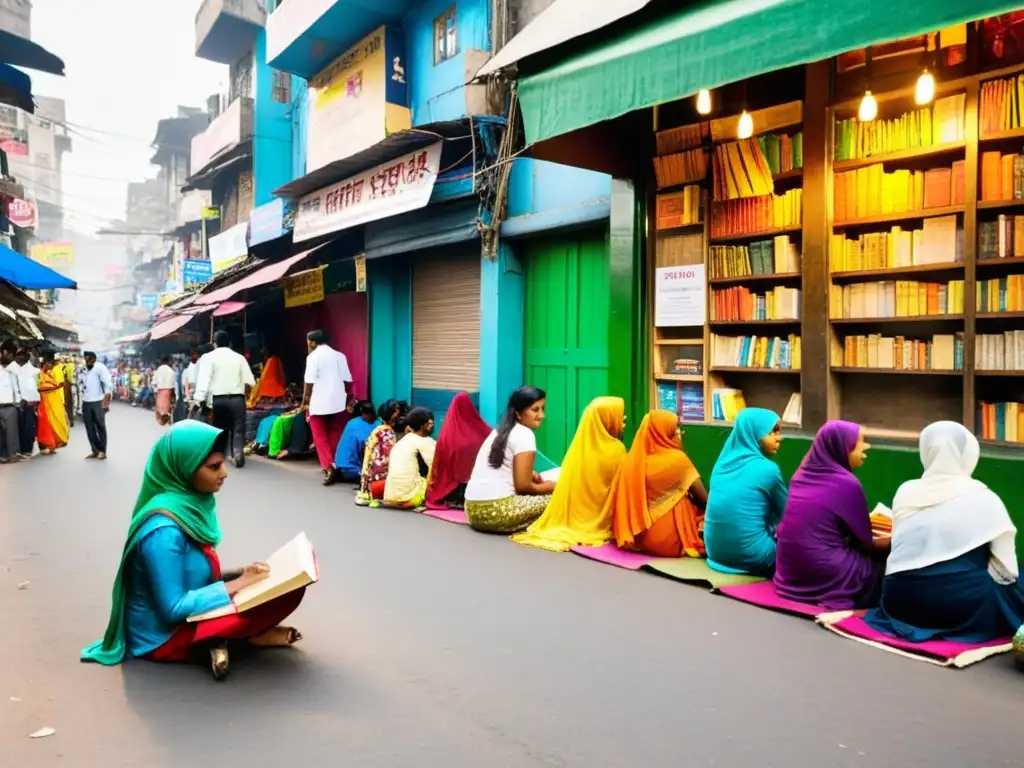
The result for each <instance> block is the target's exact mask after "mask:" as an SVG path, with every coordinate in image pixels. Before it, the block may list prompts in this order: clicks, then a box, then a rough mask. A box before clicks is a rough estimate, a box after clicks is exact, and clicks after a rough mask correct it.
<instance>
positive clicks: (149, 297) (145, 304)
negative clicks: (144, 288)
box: [139, 293, 160, 312]
mask: <svg viewBox="0 0 1024 768" xmlns="http://www.w3.org/2000/svg"><path fill="white" fill-rule="evenodd" d="M139 306H140V307H141V308H142V309H148V310H149V311H150V312H152V311H153V310H154V309H156V308H157V307H159V306H160V296H159V295H158V294H155V293H141V294H139Z"/></svg>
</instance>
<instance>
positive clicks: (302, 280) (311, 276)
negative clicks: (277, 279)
mask: <svg viewBox="0 0 1024 768" xmlns="http://www.w3.org/2000/svg"><path fill="white" fill-rule="evenodd" d="M281 286H282V287H283V288H284V305H285V307H301V306H302V305H303V304H316V303H317V302H318V301H323V300H324V271H323V270H322V269H321V268H320V267H317V268H316V269H307V270H306V271H305V272H299V273H297V274H294V275H291V276H290V277H286V278H285V279H284V280H282V281H281Z"/></svg>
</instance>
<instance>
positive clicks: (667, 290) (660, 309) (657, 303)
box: [654, 264, 707, 328]
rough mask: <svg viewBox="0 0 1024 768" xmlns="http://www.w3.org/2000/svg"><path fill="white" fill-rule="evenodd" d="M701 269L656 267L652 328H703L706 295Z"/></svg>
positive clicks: (689, 266)
mask: <svg viewBox="0 0 1024 768" xmlns="http://www.w3.org/2000/svg"><path fill="white" fill-rule="evenodd" d="M704 286H705V284H704V265H703V264H691V265H687V266H679V267H659V268H658V269H657V270H655V277H654V325H655V326H656V327H658V328H665V327H674V326H681V325H704V323H705V321H706V318H707V295H706V292H705V287H704Z"/></svg>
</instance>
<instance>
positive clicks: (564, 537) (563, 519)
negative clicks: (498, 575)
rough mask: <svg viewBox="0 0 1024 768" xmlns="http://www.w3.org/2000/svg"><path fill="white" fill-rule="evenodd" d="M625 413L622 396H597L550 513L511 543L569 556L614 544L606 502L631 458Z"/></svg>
mask: <svg viewBox="0 0 1024 768" xmlns="http://www.w3.org/2000/svg"><path fill="white" fill-rule="evenodd" d="M625 413H626V403H625V401H623V399H622V398H621V397H598V398H596V399H595V400H593V401H592V402H591V403H590V405H588V406H587V408H586V410H585V411H583V416H582V418H581V419H580V425H579V427H577V429H576V436H575V437H573V439H572V444H571V445H570V446H569V451H568V453H566V454H565V461H564V462H563V463H562V471H561V474H560V475H559V478H558V484H557V485H556V486H555V492H554V493H553V494H552V496H551V501H550V503H549V504H548V506H547V509H546V510H545V511H544V514H543V515H541V516H540V517H539V518H538V519H537V520H536V521H535V522H534V523H533V525H531V526H530V527H529V528H527V529H526V530H525V531H523V532H522V533H517V534H515V535H514V536H513V537H512V541H515V542H517V543H519V544H528V545H529V546H532V547H540V548H541V549H549V550H552V551H554V552H565V551H567V550H568V549H569V548H570V547H574V546H588V547H599V546H601V545H602V544H605V543H607V542H608V541H610V540H611V538H612V518H611V511H610V510H609V509H607V505H606V504H605V501H606V500H607V498H608V491H609V489H610V488H611V485H612V480H613V479H614V478H615V473H616V472H617V471H618V469H619V467H620V466H621V464H622V460H623V459H624V458H625V457H626V446H624V445H623V444H622V442H621V440H622V433H623V430H624V429H625V422H626V415H625Z"/></svg>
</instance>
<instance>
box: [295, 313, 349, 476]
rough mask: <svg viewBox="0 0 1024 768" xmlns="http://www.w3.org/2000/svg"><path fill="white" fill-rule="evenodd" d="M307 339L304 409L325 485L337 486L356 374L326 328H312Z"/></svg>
mask: <svg viewBox="0 0 1024 768" xmlns="http://www.w3.org/2000/svg"><path fill="white" fill-rule="evenodd" d="M306 340H307V346H308V347H309V356H308V357H307V358H306V376H305V384H306V387H305V391H304V392H303V395H302V409H303V410H304V411H307V412H308V413H309V429H310V431H311V432H312V433H313V445H315V446H316V455H317V457H318V458H319V459H320V469H321V470H322V471H323V473H324V481H323V482H324V485H333V484H334V481H335V467H334V454H335V452H336V451H337V450H338V443H339V442H340V440H341V433H342V430H343V429H344V428H345V422H346V420H347V417H348V416H350V415H351V414H350V413H349V411H348V410H347V406H348V391H347V390H348V385H350V384H351V383H352V373H351V371H349V368H348V358H346V357H345V355H344V354H343V353H341V352H337V351H335V350H333V349H331V347H330V346H329V345H328V344H327V334H326V333H325V332H324V331H321V330H316V331H310V332H309V333H308V334H307V336H306Z"/></svg>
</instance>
